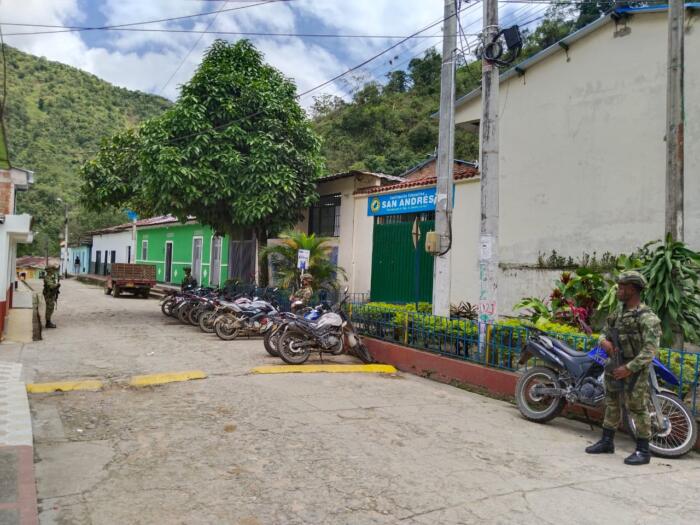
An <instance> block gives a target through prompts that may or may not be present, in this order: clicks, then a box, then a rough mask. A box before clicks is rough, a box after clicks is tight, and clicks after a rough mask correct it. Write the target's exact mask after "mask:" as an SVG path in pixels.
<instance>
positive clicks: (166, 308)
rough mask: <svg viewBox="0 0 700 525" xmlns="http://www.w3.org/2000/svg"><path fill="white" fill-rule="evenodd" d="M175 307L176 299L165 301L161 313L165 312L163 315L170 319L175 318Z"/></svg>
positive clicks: (161, 306)
mask: <svg viewBox="0 0 700 525" xmlns="http://www.w3.org/2000/svg"><path fill="white" fill-rule="evenodd" d="M173 306H175V300H174V299H172V298H171V299H166V300H165V301H163V302H162V303H161V305H160V311H161V312H163V315H166V316H168V317H172V316H173Z"/></svg>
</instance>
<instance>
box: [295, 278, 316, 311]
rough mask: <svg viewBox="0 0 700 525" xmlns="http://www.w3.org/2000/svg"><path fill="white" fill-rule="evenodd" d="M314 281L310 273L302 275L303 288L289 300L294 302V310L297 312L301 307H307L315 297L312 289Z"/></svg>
mask: <svg viewBox="0 0 700 525" xmlns="http://www.w3.org/2000/svg"><path fill="white" fill-rule="evenodd" d="M313 281H314V278H313V277H312V276H311V274H310V273H304V274H302V276H301V288H299V289H298V290H297V291H296V292H294V294H292V296H291V297H290V298H289V300H290V301H291V302H292V310H297V309H298V308H299V307H301V306H307V305H308V304H309V302H311V298H312V297H313V296H314V289H313V287H312V283H313ZM295 303H296V305H295ZM299 303H301V304H299Z"/></svg>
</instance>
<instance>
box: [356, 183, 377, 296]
mask: <svg viewBox="0 0 700 525" xmlns="http://www.w3.org/2000/svg"><path fill="white" fill-rule="evenodd" d="M353 210H354V223H355V234H354V236H353V244H352V264H351V266H350V267H351V269H352V270H351V271H352V273H351V279H350V291H351V292H353V293H368V292H369V291H370V288H371V285H372V243H373V234H374V217H370V216H368V215H367V195H355V196H354V206H353Z"/></svg>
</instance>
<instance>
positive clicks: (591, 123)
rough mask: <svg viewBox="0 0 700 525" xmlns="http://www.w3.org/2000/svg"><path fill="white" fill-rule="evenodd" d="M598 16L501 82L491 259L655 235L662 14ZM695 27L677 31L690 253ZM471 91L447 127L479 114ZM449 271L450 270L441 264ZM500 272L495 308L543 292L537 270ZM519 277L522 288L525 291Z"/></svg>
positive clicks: (698, 79)
mask: <svg viewBox="0 0 700 525" xmlns="http://www.w3.org/2000/svg"><path fill="white" fill-rule="evenodd" d="M628 27H629V28H630V33H629V34H628V35H626V36H618V37H616V36H615V30H616V27H615V24H614V23H608V24H606V25H604V26H603V27H601V28H600V29H598V30H597V31H595V32H593V33H591V34H589V35H587V36H585V37H584V38H582V39H581V40H578V41H576V42H574V43H572V44H571V46H570V49H569V52H568V57H569V60H567V54H565V53H564V51H563V50H562V51H560V52H557V53H555V54H554V55H552V56H550V57H548V58H545V59H544V60H543V61H541V62H540V63H538V64H535V65H534V66H532V67H531V68H530V69H528V70H527V71H526V72H525V75H524V76H523V77H517V76H516V77H513V78H511V79H510V80H508V81H506V82H504V83H503V84H502V85H501V97H500V117H501V123H500V130H501V131H500V169H501V171H500V232H499V233H500V258H501V263H505V264H506V265H510V266H517V265H534V264H535V263H536V261H537V257H538V254H539V253H540V252H543V253H546V254H549V253H551V251H552V250H556V251H557V252H558V253H559V254H560V255H564V256H572V257H574V259H576V258H578V257H580V256H582V255H583V254H584V253H589V254H592V253H593V252H597V254H598V256H600V255H601V254H603V253H604V252H606V251H609V252H611V253H615V254H618V253H625V252H630V251H632V250H634V249H635V248H637V247H639V246H641V245H643V244H644V243H646V242H647V241H650V240H654V239H660V238H661V237H662V236H663V232H664V188H665V154H666V149H665V148H666V144H665V141H664V136H665V109H666V38H667V36H666V31H667V14H666V13H659V14H637V15H635V16H633V17H632V18H631V19H630V20H629V21H628ZM698 51H700V32H698V31H697V30H695V29H691V30H690V31H688V32H687V33H686V57H685V59H686V77H685V82H686V118H687V126H686V140H685V148H686V149H685V158H686V172H685V203H686V205H685V217H686V228H685V231H686V241H687V242H688V243H689V244H690V246H691V247H692V248H694V249H696V250H697V249H700V206H698V204H697V203H698V202H699V201H700V176H699V175H700V56H699V53H698ZM480 113H481V101H480V98H476V99H473V100H471V101H469V102H467V103H465V104H464V105H462V106H461V107H460V108H459V109H458V111H457V116H456V122H458V123H461V122H473V121H476V120H479V118H480ZM472 256H473V257H477V258H478V254H476V253H475V252H473V253H472ZM453 267H454V266H453ZM532 272H534V273H532V274H528V273H527V270H525V269H520V270H518V271H514V270H502V271H501V272H500V276H501V279H500V282H499V305H500V312H501V313H503V314H509V313H511V311H510V308H511V306H512V304H513V303H514V302H516V301H517V300H518V299H520V298H521V297H523V295H537V296H544V295H545V294H546V293H548V292H549V291H551V288H552V281H553V279H552V278H551V277H552V276H551V275H548V272H542V271H539V270H532ZM523 283H529V284H527V286H525V285H524V284H523Z"/></svg>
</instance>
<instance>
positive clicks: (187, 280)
mask: <svg viewBox="0 0 700 525" xmlns="http://www.w3.org/2000/svg"><path fill="white" fill-rule="evenodd" d="M183 271H184V272H185V277H184V278H183V279H182V283H181V284H180V289H182V290H190V289H192V288H195V287H196V286H197V279H195V278H194V276H193V275H192V268H190V267H189V266H186V267H185V268H184V269H183Z"/></svg>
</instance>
